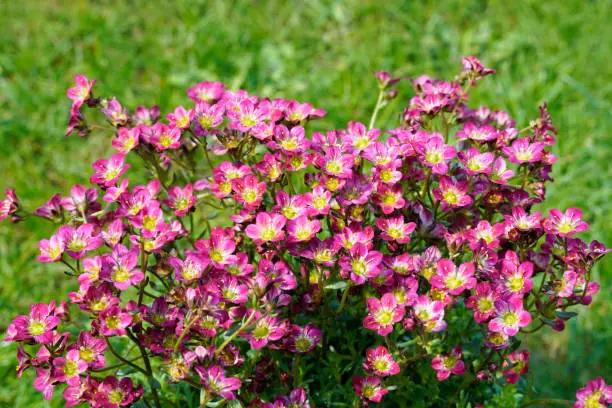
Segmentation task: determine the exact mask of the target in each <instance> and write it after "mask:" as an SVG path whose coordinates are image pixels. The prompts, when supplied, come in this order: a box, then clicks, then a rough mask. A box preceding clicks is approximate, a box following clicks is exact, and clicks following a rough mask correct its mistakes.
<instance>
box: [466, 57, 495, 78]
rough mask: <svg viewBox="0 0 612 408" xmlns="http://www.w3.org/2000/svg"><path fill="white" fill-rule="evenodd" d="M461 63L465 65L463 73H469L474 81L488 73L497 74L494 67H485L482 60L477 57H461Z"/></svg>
mask: <svg viewBox="0 0 612 408" xmlns="http://www.w3.org/2000/svg"><path fill="white" fill-rule="evenodd" d="M461 65H462V66H463V71H462V73H464V74H468V75H469V77H470V78H471V79H472V80H473V81H475V80H476V79H480V78H482V77H484V76H487V75H493V74H495V70H494V69H489V68H485V67H484V65H483V64H482V62H480V60H479V59H478V58H476V57H464V58H461Z"/></svg>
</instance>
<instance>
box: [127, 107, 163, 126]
mask: <svg viewBox="0 0 612 408" xmlns="http://www.w3.org/2000/svg"><path fill="white" fill-rule="evenodd" d="M132 119H134V121H135V122H136V124H137V125H146V126H151V125H153V124H154V123H155V122H157V121H158V120H159V106H157V105H154V106H151V107H150V108H147V107H145V106H139V107H137V108H136V110H135V111H134V116H133V117H132Z"/></svg>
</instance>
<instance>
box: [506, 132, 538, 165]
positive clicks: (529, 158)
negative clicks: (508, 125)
mask: <svg viewBox="0 0 612 408" xmlns="http://www.w3.org/2000/svg"><path fill="white" fill-rule="evenodd" d="M543 151H544V143H542V142H535V143H529V139H527V138H523V139H518V140H515V141H514V142H512V146H504V147H503V148H502V152H503V153H504V154H505V155H506V156H507V157H508V160H510V162H512V163H519V164H521V163H535V162H537V161H539V160H541V159H542V153H543Z"/></svg>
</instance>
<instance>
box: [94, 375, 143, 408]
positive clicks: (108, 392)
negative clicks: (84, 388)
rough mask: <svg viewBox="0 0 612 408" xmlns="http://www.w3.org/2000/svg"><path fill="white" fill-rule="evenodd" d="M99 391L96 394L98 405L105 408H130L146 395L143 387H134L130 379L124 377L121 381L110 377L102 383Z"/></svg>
mask: <svg viewBox="0 0 612 408" xmlns="http://www.w3.org/2000/svg"><path fill="white" fill-rule="evenodd" d="M98 390H99V391H98V392H97V393H96V394H95V401H96V404H98V405H97V406H100V407H105V408H106V407H108V408H119V407H126V406H130V405H132V403H133V402H134V401H136V400H138V399H140V397H142V395H143V394H144V388H143V387H142V385H139V386H138V387H134V384H133V383H132V379H131V378H129V377H124V378H122V379H121V381H120V380H119V379H117V378H116V377H112V376H108V377H106V378H105V379H104V381H102V384H100V386H99V387H98Z"/></svg>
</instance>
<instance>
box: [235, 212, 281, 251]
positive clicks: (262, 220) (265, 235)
mask: <svg viewBox="0 0 612 408" xmlns="http://www.w3.org/2000/svg"><path fill="white" fill-rule="evenodd" d="M286 221H287V219H286V218H285V217H284V216H283V215H281V214H270V213H266V212H260V213H258V214H257V217H256V218H255V224H250V225H248V226H247V227H246V229H245V232H246V235H247V236H248V237H249V238H251V239H252V240H253V241H255V243H256V244H258V245H261V244H263V243H265V242H277V241H282V240H283V239H285V232H284V231H283V227H284V226H285V222H286Z"/></svg>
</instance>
